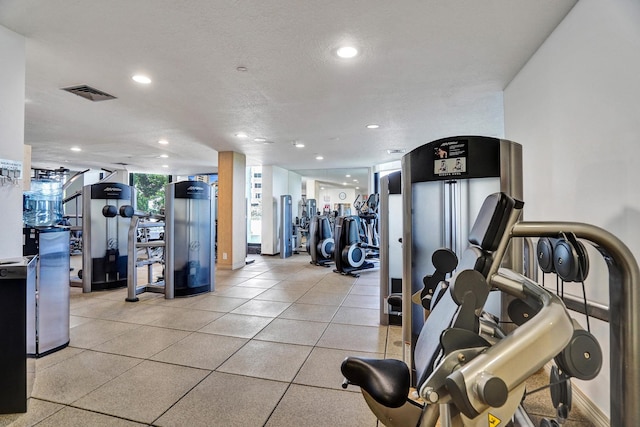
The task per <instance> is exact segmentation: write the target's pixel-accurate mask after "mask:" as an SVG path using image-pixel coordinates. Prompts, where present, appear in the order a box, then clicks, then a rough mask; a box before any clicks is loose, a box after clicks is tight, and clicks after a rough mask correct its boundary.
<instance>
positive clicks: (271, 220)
mask: <svg viewBox="0 0 640 427" xmlns="http://www.w3.org/2000/svg"><path fill="white" fill-rule="evenodd" d="M284 194H289V171H287V170H286V169H282V168H280V167H278V166H262V237H261V244H260V250H261V251H262V254H263V255H276V254H278V253H279V252H280V240H279V235H280V233H279V224H280V196H281V195H284Z"/></svg>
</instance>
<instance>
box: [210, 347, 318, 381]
mask: <svg viewBox="0 0 640 427" xmlns="http://www.w3.org/2000/svg"><path fill="white" fill-rule="evenodd" d="M311 349H312V347H307V346H301V345H293V344H281V343H274V342H266V341H250V342H248V343H247V344H246V345H245V346H244V347H242V348H241V349H240V350H238V352H236V354H234V355H233V356H231V358H230V359H229V360H227V361H226V362H225V363H223V364H222V366H220V367H219V368H218V369H217V371H218V372H226V373H230V374H238V375H248V376H251V377H257V378H264V379H269V380H276V381H287V382H289V381H291V380H293V377H294V376H295V375H296V373H297V372H298V369H300V367H301V366H302V364H303V363H304V361H305V359H306V358H307V356H308V355H309V353H310V352H311Z"/></svg>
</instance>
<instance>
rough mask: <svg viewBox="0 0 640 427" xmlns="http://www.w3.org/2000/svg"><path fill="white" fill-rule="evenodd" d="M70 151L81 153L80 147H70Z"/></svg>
mask: <svg viewBox="0 0 640 427" xmlns="http://www.w3.org/2000/svg"><path fill="white" fill-rule="evenodd" d="M71 151H82V148H80V147H71Z"/></svg>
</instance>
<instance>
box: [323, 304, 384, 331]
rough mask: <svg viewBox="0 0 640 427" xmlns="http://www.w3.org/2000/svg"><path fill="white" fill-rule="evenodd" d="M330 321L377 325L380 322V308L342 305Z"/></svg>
mask: <svg viewBox="0 0 640 427" xmlns="http://www.w3.org/2000/svg"><path fill="white" fill-rule="evenodd" d="M331 322H332V323H343V324H346V325H362V326H378V325H379V324H380V310H373V309H370V308H354V307H345V306H342V307H340V308H339V309H338V312H337V313H336V315H335V316H334V317H333V319H332V320H331Z"/></svg>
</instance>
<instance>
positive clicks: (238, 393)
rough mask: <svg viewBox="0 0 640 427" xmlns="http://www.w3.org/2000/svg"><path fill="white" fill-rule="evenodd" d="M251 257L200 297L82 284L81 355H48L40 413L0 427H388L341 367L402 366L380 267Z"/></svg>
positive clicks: (76, 342)
mask: <svg viewBox="0 0 640 427" xmlns="http://www.w3.org/2000/svg"><path fill="white" fill-rule="evenodd" d="M253 259H255V262H254V263H253V264H250V265H248V266H246V267H245V268H243V269H241V270H238V271H224V270H219V271H217V273H216V280H217V283H216V291H215V292H213V293H210V294H206V295H200V296H196V297H192V298H180V299H175V300H165V299H164V297H163V296H161V295H158V294H149V293H145V294H142V295H140V301H139V302H137V303H128V302H125V300H124V299H125V296H126V290H124V289H120V290H115V291H104V292H93V293H90V294H82V293H81V289H79V288H72V296H71V343H70V345H69V347H68V348H66V349H64V350H61V351H58V352H56V353H54V354H51V355H49V356H46V357H43V358H41V359H38V360H37V363H36V380H35V385H34V388H33V392H32V398H31V399H30V401H29V411H28V412H27V414H24V415H6V416H0V426H5V425H15V426H30V425H38V426H83V427H85V426H135V425H154V426H225V427H230V426H243V427H250V426H268V427H272V426H273V427H275V426H287V427H289V426H314V427H320V426H350V427H357V426H368V427H374V426H376V418H375V416H374V415H373V414H372V413H371V412H370V411H369V409H368V407H367V406H366V404H365V402H364V400H363V398H362V396H361V395H360V393H359V389H358V388H357V387H350V388H349V390H346V391H345V390H343V389H342V388H341V387H340V385H341V382H342V375H341V374H340V362H341V361H342V360H343V359H344V357H345V356H347V355H354V354H362V355H368V356H371V357H395V358H401V354H402V347H401V342H400V341H401V336H400V328H399V327H381V326H379V314H378V304H379V301H378V295H379V284H378V277H379V276H378V272H377V271H365V272H363V273H362V275H361V277H360V278H357V279H355V278H353V277H348V276H341V275H339V274H336V273H333V272H332V270H331V269H330V268H323V267H317V266H312V265H310V264H309V257H308V256H307V255H306V254H301V255H294V256H293V257H292V258H289V259H286V260H281V259H280V258H276V257H266V256H264V257H263V256H255V257H254V258H253ZM12 423H13V424H12Z"/></svg>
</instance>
